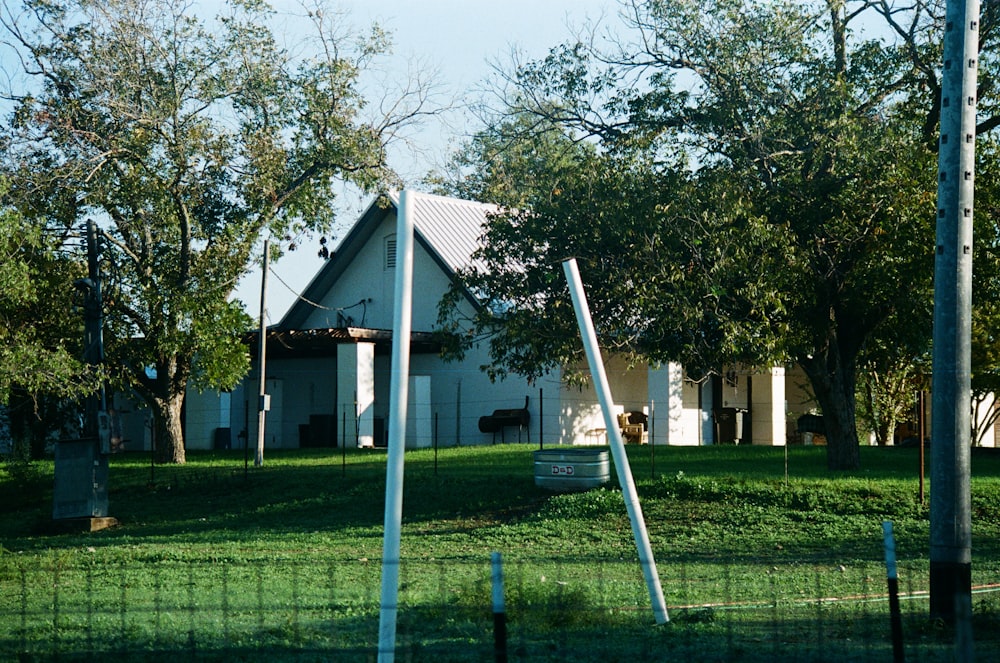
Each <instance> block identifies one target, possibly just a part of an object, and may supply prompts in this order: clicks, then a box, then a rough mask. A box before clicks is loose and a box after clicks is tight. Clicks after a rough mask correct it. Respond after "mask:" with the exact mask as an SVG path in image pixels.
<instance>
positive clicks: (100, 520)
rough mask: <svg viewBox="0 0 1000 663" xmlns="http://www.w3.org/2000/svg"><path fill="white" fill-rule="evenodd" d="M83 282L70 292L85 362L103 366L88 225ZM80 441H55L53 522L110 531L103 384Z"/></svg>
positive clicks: (93, 245) (95, 250)
mask: <svg viewBox="0 0 1000 663" xmlns="http://www.w3.org/2000/svg"><path fill="white" fill-rule="evenodd" d="M86 230H87V239H86V241H87V277H86V278H81V279H77V280H76V281H75V282H74V283H73V287H74V288H76V290H77V291H78V292H79V293H80V295H81V296H82V298H83V316H84V327H83V359H84V361H86V362H87V363H88V364H90V365H91V366H101V365H102V364H103V363H104V301H103V297H102V295H101V263H100V254H101V252H100V246H99V244H98V239H97V225H96V224H95V223H94V222H93V221H87V229H86ZM81 433H82V437H80V438H79V439H75V440H59V441H58V442H57V443H56V448H55V480H54V482H53V489H52V518H53V520H57V521H66V522H73V521H80V520H82V521H87V522H88V524H87V526H86V528H85V529H88V530H90V531H93V530H94V529H101V528H104V527H108V526H111V525H113V524H114V523H115V522H117V521H115V519H114V518H109V517H108V454H109V453H110V451H111V425H110V418H109V416H108V406H107V392H106V390H105V388H104V384H103V383H102V384H101V385H100V386H99V388H98V390H97V391H96V392H95V393H94V394H91V395H89V396H87V398H86V399H85V401H84V410H83V428H82V430H81Z"/></svg>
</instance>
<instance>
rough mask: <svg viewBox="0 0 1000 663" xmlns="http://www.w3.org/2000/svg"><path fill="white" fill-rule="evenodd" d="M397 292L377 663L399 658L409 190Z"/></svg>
mask: <svg viewBox="0 0 1000 663" xmlns="http://www.w3.org/2000/svg"><path fill="white" fill-rule="evenodd" d="M395 293H396V298H395V308H394V309H393V331H392V369H391V376H390V385H389V393H390V398H389V442H388V445H389V450H388V451H389V455H388V459H387V461H386V468H385V526H384V532H383V537H382V602H381V612H380V615H379V628H378V634H379V643H378V660H379V663H392V661H393V660H394V659H395V656H396V612H397V609H398V602H399V530H400V527H401V523H402V519H403V456H404V452H405V448H406V400H407V396H408V394H407V390H408V382H409V377H410V375H409V373H410V327H411V322H412V315H413V207H412V201H411V200H410V195H409V193H408V192H407V191H403V192H402V193H401V194H400V196H399V210H398V212H397V217H396V280H395Z"/></svg>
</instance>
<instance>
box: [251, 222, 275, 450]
mask: <svg viewBox="0 0 1000 663" xmlns="http://www.w3.org/2000/svg"><path fill="white" fill-rule="evenodd" d="M270 269H271V242H270V240H267V239H265V240H264V269H263V271H262V272H261V277H260V279H261V280H260V348H259V353H258V355H257V369H258V371H259V378H260V380H259V385H260V389H259V392H258V402H257V456H256V457H255V458H254V461H253V464H254V465H255V466H257V467H260V466H261V465H263V464H264V432H265V431H264V427H265V424H266V423H267V411H268V410H270V409H271V408H270V402H269V398H268V395H267V373H266V372H265V370H264V367H265V364H266V362H267V272H268V271H269V270H270Z"/></svg>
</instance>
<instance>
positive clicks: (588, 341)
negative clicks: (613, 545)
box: [563, 259, 669, 624]
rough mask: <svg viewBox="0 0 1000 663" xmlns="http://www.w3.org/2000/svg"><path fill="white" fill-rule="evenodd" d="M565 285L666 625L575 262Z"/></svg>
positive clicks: (656, 607)
mask: <svg viewBox="0 0 1000 663" xmlns="http://www.w3.org/2000/svg"><path fill="white" fill-rule="evenodd" d="M563 271H564V272H565V273H566V281H567V282H568V283H569V294H570V296H571V297H572V298H573V308H574V310H575V311H576V322H577V324H578V325H579V326H580V337H581V338H582V339H583V349H584V351H585V352H586V353H587V363H588V364H590V374H591V375H592V376H593V378H594V387H595V388H596V389H597V398H598V400H599V401H600V403H601V410H602V411H603V413H604V427H605V429H606V430H607V431H608V442H609V444H610V446H611V455H612V457H613V458H614V459H615V471H616V472H617V473H618V483H619V484H620V485H621V487H622V494H623V495H624V497H625V509H626V510H627V511H628V517H629V520H630V521H631V522H632V536H633V537H635V547H636V548H637V549H638V551H639V564H641V565H642V574H643V576H645V578H646V586H647V587H648V588H649V599H650V601H651V602H652V604H653V616H654V617H655V619H656V623H657V624H665V623H667V622H668V621H669V617H668V616H667V605H666V603H665V602H664V600H663V588H662V587H660V576H659V575H658V574H657V572H656V561H655V560H654V559H653V549H652V548H651V547H650V545H649V535H648V534H647V533H646V523H645V521H644V520H643V518H642V507H641V506H639V497H638V495H636V492H635V482H634V481H633V480H632V469H631V468H630V467H629V464H628V456H627V455H626V454H625V443H624V442H623V441H622V433H621V430H620V428H619V427H618V422H617V421H616V420H615V413H614V412H613V411H612V403H613V402H614V401H613V400H612V399H611V388H610V387H609V386H608V376H607V373H605V371H604V363H603V361H602V360H601V351H600V348H599V347H598V345H597V333H596V332H595V331H594V323H593V320H591V317H590V306H589V305H588V304H587V295H586V293H585V292H584V290H583V283H582V282H581V281H580V270H579V268H577V266H576V260H575V259H570V260H567V261H566V262H564V263H563Z"/></svg>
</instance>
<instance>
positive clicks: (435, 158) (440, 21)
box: [236, 0, 619, 324]
mask: <svg viewBox="0 0 1000 663" xmlns="http://www.w3.org/2000/svg"><path fill="white" fill-rule="evenodd" d="M274 4H275V7H276V8H278V9H279V11H280V10H282V9H285V8H288V10H289V11H297V9H295V8H296V7H297V6H298V3H297V2H295V1H294V0H290V1H287V2H285V1H281V2H279V1H275V3H274ZM339 5H340V6H341V7H343V8H344V9H345V10H346V11H347V12H348V13H349V16H350V17H351V19H352V20H353V21H354V22H355V23H356V24H357V25H359V26H365V25H368V24H370V23H371V22H373V21H376V22H378V23H379V24H380V25H381V26H382V27H383V28H385V29H387V30H388V31H389V32H390V33H391V34H392V37H393V45H394V46H393V53H392V55H391V56H390V57H389V58H387V59H386V60H385V61H384V62H383V63H382V65H383V66H385V67H386V69H385V72H384V75H385V76H387V77H388V78H389V79H390V80H392V79H394V78H396V80H399V81H400V82H402V81H403V80H405V77H406V76H408V70H409V69H408V68H409V67H410V66H411V65H414V66H418V67H421V68H422V69H424V70H425V71H429V70H434V71H436V72H437V75H436V81H437V84H438V85H439V86H440V87H441V88H442V89H441V98H442V99H458V100H460V101H461V100H463V99H464V100H471V99H474V98H475V96H476V94H477V93H476V90H477V88H479V87H481V85H482V83H483V81H484V80H485V79H486V78H487V77H489V76H490V74H491V72H492V65H493V64H496V63H504V62H507V61H508V59H509V54H510V52H511V49H512V48H513V49H517V50H518V51H520V52H522V53H523V54H524V56H525V57H527V58H536V57H542V56H544V55H545V54H546V53H547V52H548V49H549V48H551V47H552V46H555V45H557V44H559V43H561V42H563V41H565V40H567V39H568V38H569V37H571V36H572V35H573V34H574V31H575V30H576V29H577V28H580V27H582V26H583V25H584V24H586V23H588V22H593V21H595V20H597V19H600V18H601V17H602V16H603V17H604V19H603V20H604V22H606V23H609V24H616V23H617V22H618V19H617V18H616V13H617V11H618V10H619V4H618V2H617V1H616V0H493V1H487V0H342V1H341V2H340V3H339ZM397 77H398V78H397ZM475 129H476V125H475V123H474V120H473V119H472V118H471V117H469V116H468V115H467V114H466V113H464V112H463V111H462V110H461V109H460V108H457V107H456V109H455V110H454V111H452V112H450V113H448V114H446V115H445V116H443V117H439V118H434V119H432V120H430V121H429V122H427V123H426V124H425V126H423V127H422V128H421V129H420V130H419V131H417V132H414V133H413V134H412V135H411V136H410V142H411V146H410V147H400V148H399V149H397V150H394V151H393V153H392V156H391V158H392V159H393V161H392V163H391V164H390V165H392V166H393V168H395V169H396V170H397V171H398V172H400V173H401V174H402V175H403V176H404V178H405V179H406V180H407V182H408V183H413V182H416V181H417V180H418V179H419V178H420V177H421V176H423V175H424V174H426V173H427V172H429V171H430V170H431V169H433V168H434V167H435V166H438V165H440V164H442V163H444V162H445V160H446V159H447V156H448V152H449V150H450V149H451V147H452V146H454V145H455V144H457V142H459V141H461V139H462V137H463V135H464V134H465V133H467V132H469V131H472V130H475ZM367 202H368V200H367V199H361V198H357V197H354V198H350V197H349V198H348V199H345V201H344V203H345V207H344V210H345V211H344V213H343V214H342V216H341V218H339V219H338V226H339V227H341V228H342V229H344V230H341V234H343V232H345V231H346V228H347V227H349V226H350V224H351V223H352V222H353V221H354V219H355V218H356V215H357V213H358V212H360V211H361V210H362V209H363V208H364V206H365V205H366V203H367ZM317 248H318V244H317V243H316V242H315V241H312V242H307V243H306V245H305V246H303V247H302V249H300V250H299V251H296V252H295V253H291V254H288V255H287V256H286V257H285V258H284V259H283V260H281V261H280V262H277V263H276V264H273V265H272V272H271V277H270V278H269V279H268V297H267V300H268V306H267V310H268V320H269V323H270V324H274V323H277V322H278V321H279V320H280V319H281V317H282V316H283V315H284V313H285V312H286V311H287V309H288V307H290V306H291V305H292V303H294V301H295V294H296V292H301V291H302V290H303V289H304V288H305V286H306V285H307V284H308V283H309V281H310V279H311V278H312V276H313V275H314V274H315V273H316V271H317V270H319V268H320V267H321V266H322V263H321V261H320V260H319V259H318V258H317V257H316V249H317ZM236 295H237V296H238V297H239V298H240V299H242V300H243V301H244V303H245V304H246V305H247V310H248V312H249V313H251V314H252V315H253V316H254V317H255V318H256V317H257V316H258V315H259V313H260V274H259V272H258V273H255V274H253V275H251V276H249V277H247V278H246V279H244V281H243V282H242V283H241V284H240V287H239V288H238V290H237V293H236Z"/></svg>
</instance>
